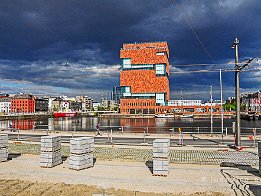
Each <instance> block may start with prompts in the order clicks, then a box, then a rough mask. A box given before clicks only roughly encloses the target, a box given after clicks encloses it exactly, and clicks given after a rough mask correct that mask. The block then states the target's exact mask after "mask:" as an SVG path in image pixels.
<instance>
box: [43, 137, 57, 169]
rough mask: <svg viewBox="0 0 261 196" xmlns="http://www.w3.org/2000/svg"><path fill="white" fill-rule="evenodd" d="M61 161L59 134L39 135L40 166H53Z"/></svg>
mask: <svg viewBox="0 0 261 196" xmlns="http://www.w3.org/2000/svg"><path fill="white" fill-rule="evenodd" d="M61 163H62V154H61V136H43V137H41V155H40V166H41V167H54V166H56V165H59V164H61Z"/></svg>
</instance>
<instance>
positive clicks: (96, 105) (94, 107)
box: [93, 102, 101, 111]
mask: <svg viewBox="0 0 261 196" xmlns="http://www.w3.org/2000/svg"><path fill="white" fill-rule="evenodd" d="M100 106H101V103H98V102H93V110H94V111H98V109H99V107H100Z"/></svg>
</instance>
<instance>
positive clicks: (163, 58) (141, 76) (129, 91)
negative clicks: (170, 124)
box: [120, 42, 170, 114]
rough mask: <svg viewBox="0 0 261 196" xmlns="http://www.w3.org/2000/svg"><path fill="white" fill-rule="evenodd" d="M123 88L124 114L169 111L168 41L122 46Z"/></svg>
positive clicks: (121, 74)
mask: <svg viewBox="0 0 261 196" xmlns="http://www.w3.org/2000/svg"><path fill="white" fill-rule="evenodd" d="M120 58H121V59H122V67H121V72H120V86H121V90H122V98H121V100H120V112H121V113H122V114H155V113H156V114H157V113H162V112H164V111H165V110H168V107H167V102H168V100H169V96H170V95H169V79H168V77H169V61H168V58H169V49H168V44H167V42H147V43H134V44H123V47H122V48H121V50H120Z"/></svg>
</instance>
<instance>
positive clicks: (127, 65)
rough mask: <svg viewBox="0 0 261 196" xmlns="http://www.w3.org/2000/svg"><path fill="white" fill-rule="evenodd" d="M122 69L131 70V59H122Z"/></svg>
mask: <svg viewBox="0 0 261 196" xmlns="http://www.w3.org/2000/svg"><path fill="white" fill-rule="evenodd" d="M122 68H123V69H126V68H127V69H128V68H131V59H122Z"/></svg>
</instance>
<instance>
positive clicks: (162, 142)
mask: <svg viewBox="0 0 261 196" xmlns="http://www.w3.org/2000/svg"><path fill="white" fill-rule="evenodd" d="M169 155H170V139H155V140H154V141H153V175H156V176H167V175H168V174H169Z"/></svg>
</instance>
